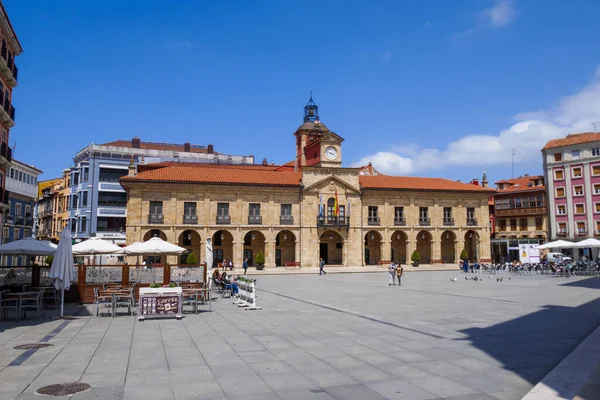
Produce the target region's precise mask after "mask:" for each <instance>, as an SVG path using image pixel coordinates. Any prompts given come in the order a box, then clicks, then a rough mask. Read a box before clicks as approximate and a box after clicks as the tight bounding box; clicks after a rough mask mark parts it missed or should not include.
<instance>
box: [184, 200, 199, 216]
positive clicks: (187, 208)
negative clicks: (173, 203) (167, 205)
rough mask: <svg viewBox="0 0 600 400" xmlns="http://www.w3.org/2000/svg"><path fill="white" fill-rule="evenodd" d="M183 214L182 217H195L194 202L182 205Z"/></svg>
mask: <svg viewBox="0 0 600 400" xmlns="http://www.w3.org/2000/svg"><path fill="white" fill-rule="evenodd" d="M183 214H184V215H188V216H192V217H193V216H195V215H196V202H195V201H192V202H187V201H186V202H185V203H183Z"/></svg>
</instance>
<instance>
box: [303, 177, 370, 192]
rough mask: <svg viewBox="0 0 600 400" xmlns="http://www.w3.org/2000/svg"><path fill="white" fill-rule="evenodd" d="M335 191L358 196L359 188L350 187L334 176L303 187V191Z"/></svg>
mask: <svg viewBox="0 0 600 400" xmlns="http://www.w3.org/2000/svg"><path fill="white" fill-rule="evenodd" d="M336 189H337V190H338V192H344V193H349V194H360V190H359V188H357V187H354V186H352V185H351V184H349V183H348V182H346V181H344V180H343V179H340V178H338V177H337V176H334V175H329V176H327V177H325V178H323V179H321V180H319V181H317V182H315V183H313V184H312V185H310V186H307V187H305V188H304V191H305V192H325V193H334V192H335V190H336Z"/></svg>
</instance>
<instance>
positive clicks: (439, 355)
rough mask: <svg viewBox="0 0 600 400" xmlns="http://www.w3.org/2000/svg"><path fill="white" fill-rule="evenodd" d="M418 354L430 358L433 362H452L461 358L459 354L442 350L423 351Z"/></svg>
mask: <svg viewBox="0 0 600 400" xmlns="http://www.w3.org/2000/svg"><path fill="white" fill-rule="evenodd" d="M418 353H420V354H422V355H424V356H425V357H429V359H431V360H440V361H451V360H456V359H457V358H460V355H459V354H458V353H455V352H453V351H450V350H445V349H440V348H429V349H423V350H419V351H418Z"/></svg>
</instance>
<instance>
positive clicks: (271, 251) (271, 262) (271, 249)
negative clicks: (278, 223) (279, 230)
mask: <svg viewBox="0 0 600 400" xmlns="http://www.w3.org/2000/svg"><path fill="white" fill-rule="evenodd" d="M271 267H275V241H273V240H267V241H266V242H265V268H271Z"/></svg>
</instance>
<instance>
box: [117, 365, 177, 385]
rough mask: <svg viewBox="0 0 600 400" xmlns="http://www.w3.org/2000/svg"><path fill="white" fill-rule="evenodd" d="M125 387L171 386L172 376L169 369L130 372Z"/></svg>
mask: <svg viewBox="0 0 600 400" xmlns="http://www.w3.org/2000/svg"><path fill="white" fill-rule="evenodd" d="M125 379H126V380H125V386H126V387H128V386H129V387H130V388H135V387H143V386H152V385H165V386H167V385H170V384H171V376H170V372H169V370H168V369H166V368H164V369H153V370H143V369H138V370H128V371H127V377H126V378H125Z"/></svg>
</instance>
